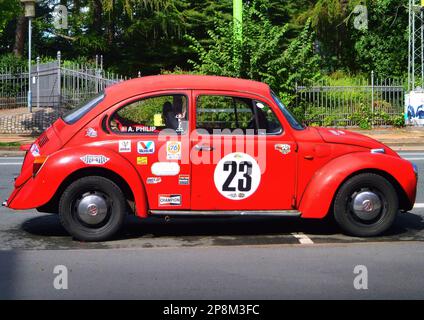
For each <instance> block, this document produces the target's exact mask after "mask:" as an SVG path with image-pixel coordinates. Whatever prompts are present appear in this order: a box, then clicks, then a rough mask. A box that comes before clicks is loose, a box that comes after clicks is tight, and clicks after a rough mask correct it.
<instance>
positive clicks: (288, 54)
mask: <svg viewBox="0 0 424 320" xmlns="http://www.w3.org/2000/svg"><path fill="white" fill-rule="evenodd" d="M267 3H268V1H254V2H252V3H251V5H249V6H245V10H244V11H245V12H244V18H243V20H244V21H243V43H241V44H239V42H237V41H235V40H234V37H233V32H232V23H231V22H221V21H216V24H215V28H214V29H213V30H210V31H209V32H208V34H209V37H210V42H209V43H208V45H206V46H204V45H202V44H201V43H200V42H199V41H198V40H196V39H195V38H194V37H190V36H187V38H188V39H189V40H190V41H191V43H192V44H191V49H192V50H193V51H194V52H195V53H196V54H197V60H196V61H191V63H192V65H193V67H194V69H195V70H196V71H197V72H199V73H201V74H214V75H224V76H230V77H240V78H247V79H253V80H258V81H263V82H266V83H268V84H269V85H270V86H271V87H272V88H273V89H274V90H276V91H277V93H279V94H280V95H281V96H283V97H284V98H285V101H286V102H290V101H291V99H292V98H293V97H294V95H293V94H294V90H295V85H296V82H297V81H304V80H305V79H309V80H311V79H315V78H317V77H319V76H320V73H319V64H318V56H317V55H316V54H315V52H314V48H313V40H314V33H313V32H312V30H311V26H310V22H309V21H308V22H307V23H306V25H305V26H304V29H303V30H302V32H301V33H300V34H299V35H298V37H297V38H296V39H295V40H293V41H291V42H289V41H288V40H287V38H286V34H287V30H288V28H289V26H288V25H287V24H286V25H284V26H280V25H274V24H272V23H271V21H270V20H269V18H268V17H267V14H266V11H267V10H266V9H268V7H267V6H266V4H267ZM237 53H239V54H240V58H241V59H240V60H241V62H240V63H237V62H236V60H237V59H235V54H237Z"/></svg>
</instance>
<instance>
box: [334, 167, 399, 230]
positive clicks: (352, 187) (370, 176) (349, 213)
mask: <svg viewBox="0 0 424 320" xmlns="http://www.w3.org/2000/svg"><path fill="white" fill-rule="evenodd" d="M398 209H399V204H398V196H397V194H396V190H395V188H394V187H393V185H392V184H391V183H390V182H389V181H388V180H387V179H385V178H384V177H382V176H380V175H378V174H374V173H362V174H358V175H356V176H354V177H352V178H350V179H349V180H348V181H346V182H345V183H344V184H343V185H342V186H341V188H340V189H339V191H338V192H337V195H336V198H335V200H334V218H335V220H336V222H337V223H338V225H339V226H340V227H341V228H342V229H343V231H345V232H346V233H348V234H350V235H354V236H358V237H371V236H377V235H379V234H381V233H383V232H384V231H386V230H387V229H389V228H390V227H391V226H392V224H393V221H394V219H395V217H396V214H397V212H398Z"/></svg>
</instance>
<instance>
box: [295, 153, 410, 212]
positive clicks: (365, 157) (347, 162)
mask: <svg viewBox="0 0 424 320" xmlns="http://www.w3.org/2000/svg"><path fill="white" fill-rule="evenodd" d="M366 171H369V172H380V173H382V174H383V175H388V176H390V177H392V178H393V179H394V180H396V181H397V183H398V185H399V186H400V188H402V190H403V191H404V193H405V194H406V196H407V198H408V202H409V203H408V205H407V208H404V209H408V210H409V209H410V208H412V206H413V204H414V202H415V196H416V188H417V178H416V176H415V173H414V169H413V166H412V164H411V163H410V162H409V161H407V160H404V159H402V158H400V157H396V156H391V155H386V154H378V153H376V154H373V153H369V152H356V153H350V154H347V155H343V156H340V157H338V158H335V159H333V160H332V161H330V162H328V163H327V164H326V165H325V166H323V167H322V168H320V169H319V170H317V172H316V173H315V174H314V175H313V177H312V178H311V181H310V182H309V183H308V185H307V187H306V189H305V192H304V193H303V196H302V197H301V199H300V201H299V206H298V207H299V211H300V212H302V217H303V218H323V217H325V216H326V215H327V213H328V212H329V209H330V207H331V204H332V201H333V199H334V196H335V195H336V192H337V190H338V189H339V187H340V186H341V185H342V184H343V182H344V181H346V180H347V179H348V178H349V177H351V176H353V175H355V174H356V173H360V172H366Z"/></svg>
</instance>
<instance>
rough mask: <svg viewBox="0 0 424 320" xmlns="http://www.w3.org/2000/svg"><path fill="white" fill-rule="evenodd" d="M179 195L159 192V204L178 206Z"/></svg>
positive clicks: (179, 202)
mask: <svg viewBox="0 0 424 320" xmlns="http://www.w3.org/2000/svg"><path fill="white" fill-rule="evenodd" d="M180 205H181V195H180V194H160V195H159V206H160V207H162V206H180Z"/></svg>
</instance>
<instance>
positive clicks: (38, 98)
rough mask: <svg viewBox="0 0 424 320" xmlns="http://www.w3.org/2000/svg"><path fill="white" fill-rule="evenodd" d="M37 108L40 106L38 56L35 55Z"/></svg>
mask: <svg viewBox="0 0 424 320" xmlns="http://www.w3.org/2000/svg"><path fill="white" fill-rule="evenodd" d="M36 61H37V108H40V57H37V59H36Z"/></svg>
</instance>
